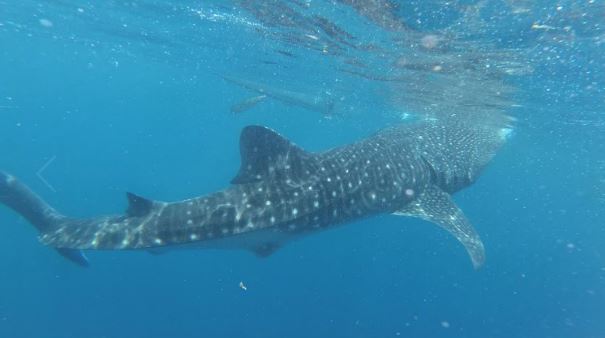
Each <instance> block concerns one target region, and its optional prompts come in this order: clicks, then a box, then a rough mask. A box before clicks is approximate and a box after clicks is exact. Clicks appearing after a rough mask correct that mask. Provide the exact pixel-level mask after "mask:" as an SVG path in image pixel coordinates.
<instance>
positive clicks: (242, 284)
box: [239, 282, 248, 291]
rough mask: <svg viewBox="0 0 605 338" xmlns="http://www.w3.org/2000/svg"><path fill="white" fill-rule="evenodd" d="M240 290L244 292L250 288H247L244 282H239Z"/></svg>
mask: <svg viewBox="0 0 605 338" xmlns="http://www.w3.org/2000/svg"><path fill="white" fill-rule="evenodd" d="M239 288H240V289H242V290H244V291H247V290H248V287H247V286H246V284H244V282H239Z"/></svg>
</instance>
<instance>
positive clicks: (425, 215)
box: [394, 186, 485, 269]
mask: <svg viewBox="0 0 605 338" xmlns="http://www.w3.org/2000/svg"><path fill="white" fill-rule="evenodd" d="M394 214H395V215H401V216H411V217H418V218H421V219H424V220H426V221H429V222H433V223H435V224H438V225H440V226H441V227H442V228H444V229H445V230H447V231H449V233H451V234H452V235H454V237H456V239H458V241H460V243H462V245H464V248H465V249H466V251H467V252H468V254H469V256H470V258H471V260H472V262H473V266H474V267H475V269H477V268H480V267H481V266H482V265H483V263H484V262H485V250H484V248H483V243H482V242H481V238H479V235H478V234H477V232H476V231H475V229H474V228H473V226H472V225H471V224H470V223H469V221H468V220H467V219H466V217H465V216H464V214H463V213H462V210H460V208H458V206H457V205H456V204H454V201H453V200H452V198H451V197H450V195H449V194H448V193H446V192H444V191H442V190H441V189H439V188H438V187H436V186H429V187H428V188H427V189H426V190H425V191H424V192H423V193H422V194H421V195H420V196H419V197H418V198H417V199H416V200H414V201H412V202H411V203H410V204H408V205H406V206H405V207H404V208H402V209H401V210H398V211H396V212H395V213H394Z"/></svg>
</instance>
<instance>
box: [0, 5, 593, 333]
mask: <svg viewBox="0 0 605 338" xmlns="http://www.w3.org/2000/svg"><path fill="white" fill-rule="evenodd" d="M604 64H605V3H604V2H602V1H598V0H594V1H593V0H590V1H579V0H575V1H557V2H553V1H523V0H505V1H504V0H503V1H473V0H468V1H463V0H454V1H438V0H432V1H397V2H396V1H387V0H340V1H320V0H313V1H311V0H306V1H305V0H299V1H286V0H269V1H254V0H238V1H172V2H171V1H151V0H145V1H143V0H138V1H104V2H96V1H71V0H61V1H50V0H48V1H30V0H21V1H17V0H13V1H9V0H0V154H2V156H0V168H1V169H2V170H6V171H7V172H10V173H12V174H14V175H16V176H17V177H19V178H20V179H21V180H22V181H23V182H25V183H27V184H28V185H29V186H30V187H31V188H32V189H33V190H34V191H36V192H38V193H39V194H40V195H41V196H42V197H43V198H44V199H45V200H47V201H48V202H49V203H50V204H52V205H53V206H54V207H56V208H57V209H58V210H60V211H61V212H63V213H65V214H68V215H73V216H91V215H98V214H108V213H114V214H119V213H122V212H123V211H124V209H125V208H126V198H125V192H127V191H131V192H135V193H137V194H140V195H142V196H145V197H149V198H153V199H158V200H166V201H172V200H179V199H184V198H189V197H194V196H198V195H202V194H206V193H209V192H212V191H216V190H219V189H222V188H224V187H226V186H227V185H228V183H229V181H230V180H231V178H232V177H233V176H234V175H235V174H236V173H237V170H238V167H239V150H238V147H239V133H240V131H241V129H242V128H243V127H244V126H247V125H250V124H260V125H266V126H269V127H271V128H273V129H275V130H277V131H279V132H280V133H281V134H283V135H285V136H286V137H288V138H289V139H291V140H293V141H294V142H296V143H297V144H298V145H300V146H302V147H303V148H305V149H308V150H311V151H321V150H325V149H329V148H331V147H335V146H337V145H342V144H347V143H350V142H352V141H354V140H357V139H360V138H362V137H366V136H368V135H370V134H372V133H373V132H375V131H376V130H378V129H380V128H382V127H385V126H389V125H393V124H396V123H406V122H407V121H408V120H417V119H424V118H438V117H439V116H440V114H443V113H444V112H448V113H451V112H455V111H457V110H459V111H461V112H469V111H470V112H473V113H476V114H477V118H483V117H484V116H489V115H490V114H506V115H510V116H513V117H514V118H515V119H516V123H515V129H514V133H513V135H512V136H511V137H510V139H509V141H508V142H507V144H506V145H505V146H504V147H503V148H502V149H501V150H500V151H499V153H498V154H497V155H496V157H495V159H494V160H493V162H492V163H491V164H490V166H489V167H488V168H487V170H485V172H484V173H483V175H482V176H481V177H480V179H479V180H478V181H477V182H476V183H475V184H474V185H472V186H471V187H469V188H467V189H465V190H463V191H462V192H460V193H458V194H456V195H455V196H454V198H455V200H456V202H457V203H458V205H459V206H460V207H461V208H462V209H463V210H464V211H465V213H466V215H467V216H468V218H469V219H470V220H471V222H472V223H473V224H474V226H475V228H476V229H477V231H478V232H479V234H480V235H481V237H482V239H483V242H484V244H485V247H486V255H487V261H486V264H485V266H484V267H483V268H481V269H480V270H477V271H475V270H473V268H472V266H471V264H470V262H469V260H468V257H467V256H466V253H465V251H464V249H463V248H462V246H461V245H460V244H459V243H457V241H456V240H455V239H454V238H453V237H451V236H450V235H449V234H448V233H447V232H445V231H443V230H441V229H439V228H438V227H437V226H435V225H433V224H430V223H428V222H425V221H421V220H417V219H412V218H402V217H395V216H391V215H381V216H378V217H374V218H369V219H365V220H361V221H358V222H355V223H351V224H346V225H344V226H341V227H338V228H336V229H334V230H330V231H326V232H322V233H319V234H316V235H313V236H307V237H305V238H304V239H302V240H298V241H294V242H292V243H289V244H288V245H287V246H285V247H284V248H282V249H281V250H279V251H278V252H276V253H275V254H273V255H271V256H270V257H268V258H264V259H260V258H257V257H255V256H254V255H253V254H250V253H249V252H245V251H228V250H224V251H214V250H199V251H196V250H183V251H175V252H171V253H168V254H165V255H152V254H149V253H147V252H89V253H87V255H88V257H89V259H90V261H91V264H92V266H91V267H90V268H87V269H83V268H80V267H78V266H76V265H74V264H73V263H71V262H69V261H67V260H65V259H63V258H62V257H61V256H59V255H57V254H56V253H55V252H54V251H53V250H51V249H49V248H48V247H45V246H43V245H41V244H40V243H39V242H38V240H37V233H36V231H35V229H34V228H33V227H31V226H30V225H29V224H27V222H26V221H25V220H23V219H21V218H20V217H19V216H17V215H16V214H14V213H13V212H11V211H10V210H9V209H7V208H0V224H1V226H0V257H1V258H0V271H1V278H0V337H7V338H20V337H44V338H69V337H73V338H76V337H87V338H95V337H98V338H102V337H106V338H113V337H168V336H170V337H235V336H238V337H397V336H403V337H528V338H529V337H532V338H534V337H578V338H589V337H593V338H601V337H605V321H604V320H603V319H604V318H605V249H604V248H605V221H604V220H603V219H604V218H603V217H605V143H604V142H605V68H604V67H603V65H604ZM229 79H239V80H235V81H233V80H229ZM243 80H245V81H252V82H253V83H254V86H256V87H258V88H265V87H266V88H271V90H274V91H279V92H281V93H285V94H284V95H286V96H288V95H289V97H291V98H294V97H295V98H297V100H290V101H289V100H279V99H271V98H268V99H266V100H265V99H262V102H258V104H257V102H256V101H255V100H258V101H261V99H258V95H259V92H255V91H254V90H253V89H252V90H251V89H250V86H248V87H246V86H243V85H242V82H239V83H238V81H243ZM250 97H253V100H252V101H250V99H249V98H250ZM254 97H256V99H254ZM246 100H248V101H246ZM239 102H243V105H239V106H238V103H239ZM301 102H306V103H308V104H307V105H306V106H305V105H304V104H300V103H301ZM315 106H319V107H328V108H327V110H325V111H323V110H322V109H309V107H311V108H313V107H315ZM234 107H239V108H240V109H234ZM240 110H241V111H240Z"/></svg>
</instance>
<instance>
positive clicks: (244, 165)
mask: <svg viewBox="0 0 605 338" xmlns="http://www.w3.org/2000/svg"><path fill="white" fill-rule="evenodd" d="M240 154H241V166H240V169H239V172H238V173H237V175H236V176H235V178H233V180H231V183H233V184H243V183H252V182H257V181H260V180H262V179H265V178H267V177H269V176H271V175H282V176H284V178H290V179H292V180H296V179H297V178H298V177H300V175H302V174H304V173H305V172H306V171H309V170H311V169H312V168H311V166H312V163H313V156H312V155H311V154H309V153H308V152H306V151H304V150H303V149H301V148H300V147H298V146H297V145H295V144H293V143H292V142H290V141H289V140H288V139H286V138H285V137H283V136H281V135H279V134H278V133H277V132H275V131H273V130H272V129H269V128H267V127H263V126H248V127H246V128H244V129H243V130H242V134H241V137H240Z"/></svg>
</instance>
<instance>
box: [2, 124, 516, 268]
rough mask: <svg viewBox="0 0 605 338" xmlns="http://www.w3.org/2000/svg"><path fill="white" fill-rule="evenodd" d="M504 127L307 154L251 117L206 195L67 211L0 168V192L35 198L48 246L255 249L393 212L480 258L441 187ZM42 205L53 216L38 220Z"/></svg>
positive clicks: (392, 137) (410, 131) (411, 130)
mask: <svg viewBox="0 0 605 338" xmlns="http://www.w3.org/2000/svg"><path fill="white" fill-rule="evenodd" d="M504 129H505V128H502V129H498V130H495V129H494V128H481V127H477V126H473V127H469V126H468V125H467V124H458V125H456V124H455V123H454V122H452V121H447V123H444V122H441V123H439V122H435V121H424V122H417V123H413V124H405V125H401V126H398V127H394V128H389V129H386V130H383V131H380V132H378V133H376V134H374V135H373V136H371V137H369V138H366V139H364V140H361V141H359V142H356V143H353V144H350V145H346V146H343V147H339V148H335V149H331V150H328V151H325V152H320V153H310V152H307V151H305V150H303V149H301V148H300V147H298V146H297V145H295V144H293V143H291V142H290V141H288V140H287V139H286V138H284V137H282V136H281V135H279V134H277V133H276V132H275V131H273V130H271V129H269V128H266V127H261V126H249V127H246V128H244V130H243V131H242V135H241V139H240V151H241V156H242V163H241V168H240V170H239V173H238V174H237V175H236V177H235V178H234V179H233V181H232V185H231V186H229V187H228V188H226V189H224V190H222V191H218V192H215V193H212V194H209V195H206V196H202V197H198V198H192V199H187V200H184V201H179V202H171V203H167V202H160V201H151V200H147V199H145V198H142V197H139V196H136V195H134V194H128V199H129V204H130V206H129V209H128V211H127V212H126V214H125V215H118V216H102V217H94V218H89V219H74V218H68V217H64V216H61V215H60V214H58V213H57V212H56V211H54V209H52V208H51V207H50V206H47V205H46V204H45V203H44V202H43V201H42V200H41V199H39V197H37V196H36V195H35V194H33V193H32V192H31V191H29V189H27V187H25V186H24V185H22V184H21V183H19V182H18V181H17V180H16V179H14V177H12V176H10V175H6V174H2V175H4V176H2V175H0V179H2V178H3V177H4V181H3V182H0V201H1V202H3V203H4V204H7V205H8V206H9V207H11V208H13V209H15V210H16V211H17V212H19V213H21V214H22V215H24V216H25V217H26V218H28V217H27V216H28V215H27V213H28V210H27V208H24V207H23V205H27V204H36V206H37V207H36V208H37V209H38V210H37V214H36V215H35V217H34V216H32V217H29V218H28V219H30V222H32V224H34V225H35V226H36V227H37V228H38V229H39V230H40V239H41V241H42V242H43V243H45V244H47V245H49V246H52V247H55V248H64V249H75V250H90V249H92V250H126V249H154V248H162V247H173V246H182V245H190V244H202V245H201V247H204V246H208V247H213V245H212V244H213V243H221V242H222V241H224V240H225V239H233V238H241V239H242V241H240V242H239V244H237V245H236V247H239V248H243V249H249V250H252V251H254V252H256V253H257V254H258V255H260V256H267V255H269V254H271V253H272V252H273V251H275V250H276V249H278V248H279V247H281V246H282V245H283V244H284V242H285V241H286V240H289V239H292V238H296V237H298V236H300V235H303V234H306V233H310V232H313V231H317V230H321V229H325V228H329V227H332V226H334V225H338V224H343V223H346V222H349V221H352V220H356V219H360V218H364V217H369V216H372V215H376V214H379V213H394V214H398V215H406V216H412V217H419V218H422V219H425V220H428V221H431V222H434V223H436V224H439V225H441V226H442V227H443V228H445V229H446V230H448V231H449V232H450V233H452V234H453V235H454V236H455V237H456V238H457V239H458V240H459V241H460V242H461V243H462V244H463V245H464V246H465V247H466V249H467V251H468V253H469V255H470V256H471V260H472V262H473V264H474V266H475V267H478V266H480V265H481V264H482V263H483V261H484V252H483V244H482V243H481V240H480V239H479V236H478V235H477V234H476V232H475V231H474V229H473V228H472V226H471V225H470V223H468V221H467V220H466V218H465V217H464V215H463V214H462V211H461V210H460V209H458V207H457V206H456V205H455V204H454V203H453V201H452V200H451V197H450V195H449V194H451V193H453V192H456V191H458V190H460V189H462V188H464V187H466V186H468V185H470V184H471V183H472V182H474V180H475V179H476V178H477V176H478V174H479V173H480V171H481V169H482V168H483V167H484V166H485V165H486V164H487V162H488V161H489V160H490V159H491V157H492V156H493V154H494V152H495V151H496V150H497V148H498V147H499V146H500V145H501V144H502V143H503V141H504V139H505V138H504V137H503V136H502V135H501V133H502V131H503V130H504ZM6 177H8V178H6ZM9 178H10V182H9ZM24 191H27V194H25V195H27V196H25V197H23V196H22V195H24ZM44 208H48V210H49V211H48V212H47V213H48V214H50V215H52V217H51V218H49V219H48V220H47V221H46V222H45V221H44V217H43V216H41V215H44V214H45V212H44ZM34 218H35V219H34ZM251 234H258V236H249V235H251ZM218 246H219V245H217V247H218Z"/></svg>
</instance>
